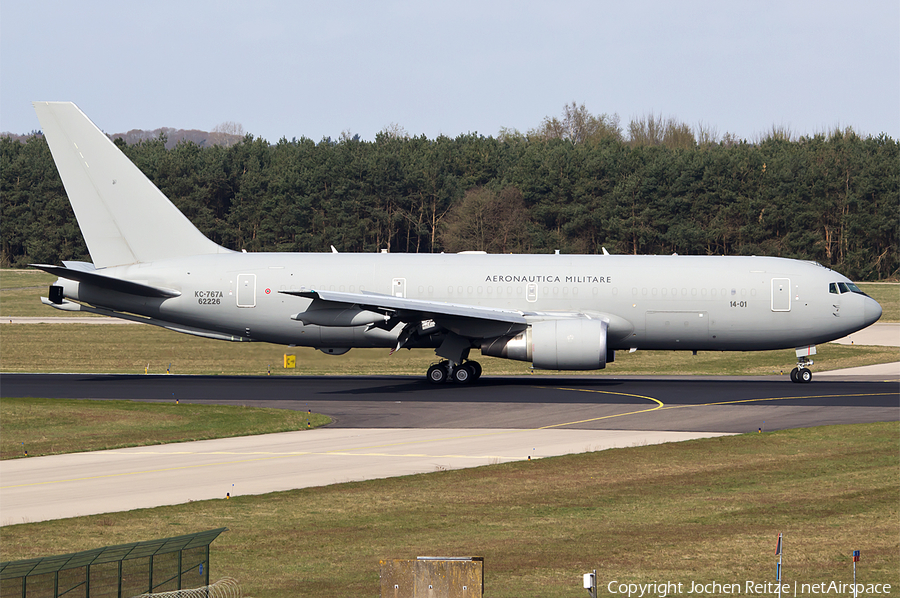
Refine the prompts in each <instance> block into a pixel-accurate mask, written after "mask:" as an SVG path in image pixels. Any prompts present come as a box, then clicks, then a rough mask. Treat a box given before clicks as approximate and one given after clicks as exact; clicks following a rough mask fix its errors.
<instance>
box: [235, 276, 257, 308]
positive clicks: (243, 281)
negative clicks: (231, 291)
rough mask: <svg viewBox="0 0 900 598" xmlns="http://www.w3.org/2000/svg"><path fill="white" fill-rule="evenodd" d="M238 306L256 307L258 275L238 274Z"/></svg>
mask: <svg viewBox="0 0 900 598" xmlns="http://www.w3.org/2000/svg"><path fill="white" fill-rule="evenodd" d="M237 306H238V307H256V274H238V277H237Z"/></svg>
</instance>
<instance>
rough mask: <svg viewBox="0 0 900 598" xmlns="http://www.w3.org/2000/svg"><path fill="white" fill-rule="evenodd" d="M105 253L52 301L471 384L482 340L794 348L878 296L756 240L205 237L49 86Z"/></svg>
mask: <svg viewBox="0 0 900 598" xmlns="http://www.w3.org/2000/svg"><path fill="white" fill-rule="evenodd" d="M34 108H35V110H36V112H37V116H38V119H39V121H40V123H41V127H42V129H43V134H44V136H45V138H46V139H47V142H48V144H49V146H50V151H51V153H52V155H53V160H54V162H55V163H56V167H57V169H58V170H59V174H60V176H61V178H62V181H63V184H64V186H65V189H66V194H67V195H68V197H69V201H70V202H71V204H72V208H73V210H74V212H75V216H76V219H77V221H78V225H79V227H80V228H81V231H82V233H83V235H84V239H85V241H86V243H87V247H88V251H89V253H90V256H91V259H92V262H93V263H85V262H63V265H62V266H58V265H50V264H33V266H34V267H36V268H39V269H41V270H44V271H46V272H49V273H52V274H54V275H56V276H58V277H59V278H58V280H56V281H55V283H54V284H53V285H51V286H50V289H49V293H48V294H49V297H42V298H41V300H42V302H43V303H45V304H47V305H50V306H52V307H54V308H57V309H61V310H65V311H71V312H89V313H94V314H102V315H107V316H112V317H116V318H122V319H125V320H130V321H134V322H143V323H146V324H152V325H155V326H161V327H162V328H166V329H168V330H173V331H176V332H181V333H186V334H192V335H197V336H201V337H206V338H212V339H221V340H226V341H235V342H246V341H257V342H267V343H275V344H281V345H289V346H303V347H314V348H316V349H318V350H320V351H323V352H324V353H326V354H330V355H341V354H343V353H346V352H347V351H349V350H350V349H351V348H361V347H383V348H389V349H391V350H392V351H396V350H398V349H401V348H421V347H426V348H433V349H434V350H435V353H436V355H437V356H438V357H440V358H441V359H442V360H441V361H440V362H439V363H435V364H433V365H432V366H431V367H430V368H429V369H428V372H427V379H428V380H429V381H430V382H432V383H435V384H438V383H443V382H446V381H451V380H452V381H455V382H457V383H462V384H467V383H471V382H473V381H474V380H477V379H478V378H479V377H480V376H481V372H482V368H481V366H480V365H479V364H478V362H477V361H475V360H472V359H470V358H469V356H470V353H471V352H472V351H473V350H480V352H481V354H482V355H489V356H494V357H500V358H506V359H513V360H519V361H525V362H531V364H532V367H533V368H534V369H539V370H599V369H603V368H604V367H606V364H607V363H609V362H612V361H613V360H614V359H615V352H616V351H635V350H639V349H650V350H686V351H694V352H696V351H760V350H774V349H790V348H793V349H795V351H796V355H797V366H796V367H795V368H794V369H793V370H792V371H791V380H792V381H794V382H809V381H810V380H812V372H811V370H810V369H809V366H810V365H811V364H812V363H813V361H812V360H811V359H810V358H811V356H812V355H815V353H816V345H817V344H820V343H825V342H828V341H831V340H835V339H838V338H841V337H843V336H846V335H848V334H851V333H853V332H856V331H857V330H860V329H862V328H865V327H866V326H868V325H870V324H872V323H874V322H875V321H877V320H878V319H879V318H880V317H881V312H882V310H881V306H880V305H879V304H878V302H876V301H875V300H874V299H872V298H871V297H869V296H868V295H866V294H865V293H863V292H862V291H860V290H859V288H858V287H857V286H856V285H854V284H853V283H852V282H851V281H850V280H849V279H847V278H846V277H844V276H842V275H841V274H838V273H837V272H834V271H832V270H830V269H828V268H826V267H824V266H821V265H819V264H817V263H815V262H807V261H798V260H793V259H785V258H777V257H756V256H682V255H667V256H661V255H610V254H609V253H607V252H606V251H605V250H604V254H603V255H565V254H559V252H557V253H556V254H543V255H512V254H509V255H506V254H503V255H497V254H486V253H483V252H463V253H457V254H443V253H442V254H397V253H388V252H385V251H382V252H381V253H367V254H360V253H338V252H337V251H336V250H335V249H334V248H333V247H332V251H331V252H330V253H265V252H263V253H247V252H245V251H233V250H231V249H227V248H225V247H222V246H220V245H218V244H216V243H214V242H213V241H211V240H210V239H208V238H207V237H206V236H204V235H203V234H202V233H201V232H200V231H199V230H198V229H197V228H196V227H195V226H194V225H193V224H192V223H191V222H190V221H189V220H188V219H187V218H186V217H185V216H184V215H183V214H182V213H181V212H180V211H179V210H178V208H176V207H175V205H174V204H172V202H171V201H169V199H168V198H167V197H166V196H165V195H164V194H163V193H162V192H161V191H160V190H159V189H158V188H157V187H156V186H155V185H154V184H153V183H152V182H151V181H150V180H149V179H148V178H147V177H146V176H145V175H144V174H143V173H142V172H141V171H140V170H139V169H138V168H137V166H135V165H134V164H133V163H132V162H131V161H130V160H129V159H128V158H127V157H126V156H125V155H124V154H123V153H122V152H121V151H120V150H119V149H118V148H117V147H116V146H115V144H114V143H113V142H112V141H110V139H109V138H108V137H107V136H106V135H105V134H104V133H103V132H102V131H101V130H100V129H99V128H98V127H97V126H95V125H94V124H93V123H92V122H91V121H90V119H88V117H87V116H86V115H85V114H84V113H83V112H82V111H81V110H80V109H79V108H78V107H77V106H75V104H73V103H70V102H34Z"/></svg>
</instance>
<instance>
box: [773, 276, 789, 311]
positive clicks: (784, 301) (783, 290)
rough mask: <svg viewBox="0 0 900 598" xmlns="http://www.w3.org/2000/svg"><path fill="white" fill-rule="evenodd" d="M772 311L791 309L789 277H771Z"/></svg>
mask: <svg viewBox="0 0 900 598" xmlns="http://www.w3.org/2000/svg"><path fill="white" fill-rule="evenodd" d="M772 311H791V279H790V278H773V279H772Z"/></svg>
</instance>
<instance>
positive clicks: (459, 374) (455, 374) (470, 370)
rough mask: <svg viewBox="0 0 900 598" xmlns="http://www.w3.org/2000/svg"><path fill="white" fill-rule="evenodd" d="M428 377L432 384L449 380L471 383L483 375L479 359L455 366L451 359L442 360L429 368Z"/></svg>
mask: <svg viewBox="0 0 900 598" xmlns="http://www.w3.org/2000/svg"><path fill="white" fill-rule="evenodd" d="M427 377H428V381H429V382H431V383H432V384H443V383H444V382H446V381H447V380H453V381H454V382H458V383H459V384H471V383H472V382H474V381H475V380H478V379H479V378H480V377H481V365H480V364H479V363H478V362H477V361H466V362H465V363H462V364H460V365H457V366H454V365H452V364H451V363H450V362H449V361H442V362H440V363H436V364H434V365H433V366H431V367H430V368H428V374H427Z"/></svg>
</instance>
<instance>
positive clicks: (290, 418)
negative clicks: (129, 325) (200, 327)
mask: <svg viewBox="0 0 900 598" xmlns="http://www.w3.org/2000/svg"><path fill="white" fill-rule="evenodd" d="M330 422H331V418H329V417H326V416H324V415H319V414H315V413H313V414H307V413H302V412H299V411H288V410H284V409H257V408H250V407H232V406H226V405H177V404H175V403H174V402H173V403H165V404H160V403H139V402H134V401H81V400H75V399H17V398H14V399H10V398H4V399H2V400H0V432H2V433H0V459H12V458H16V457H24V456H25V451H27V452H28V456H29V457H37V456H40V455H54V454H60V453H73V452H80V451H97V450H103V449H112V448H122V447H126V446H148V445H152V444H165V443H169V442H188V441H190V440H206V439H209V438H227V437H230V436H250V435H253V434H272V433H274V432H289V431H293V430H305V429H308V428H316V427H319V426H323V425H326V424H328V423H330Z"/></svg>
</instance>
